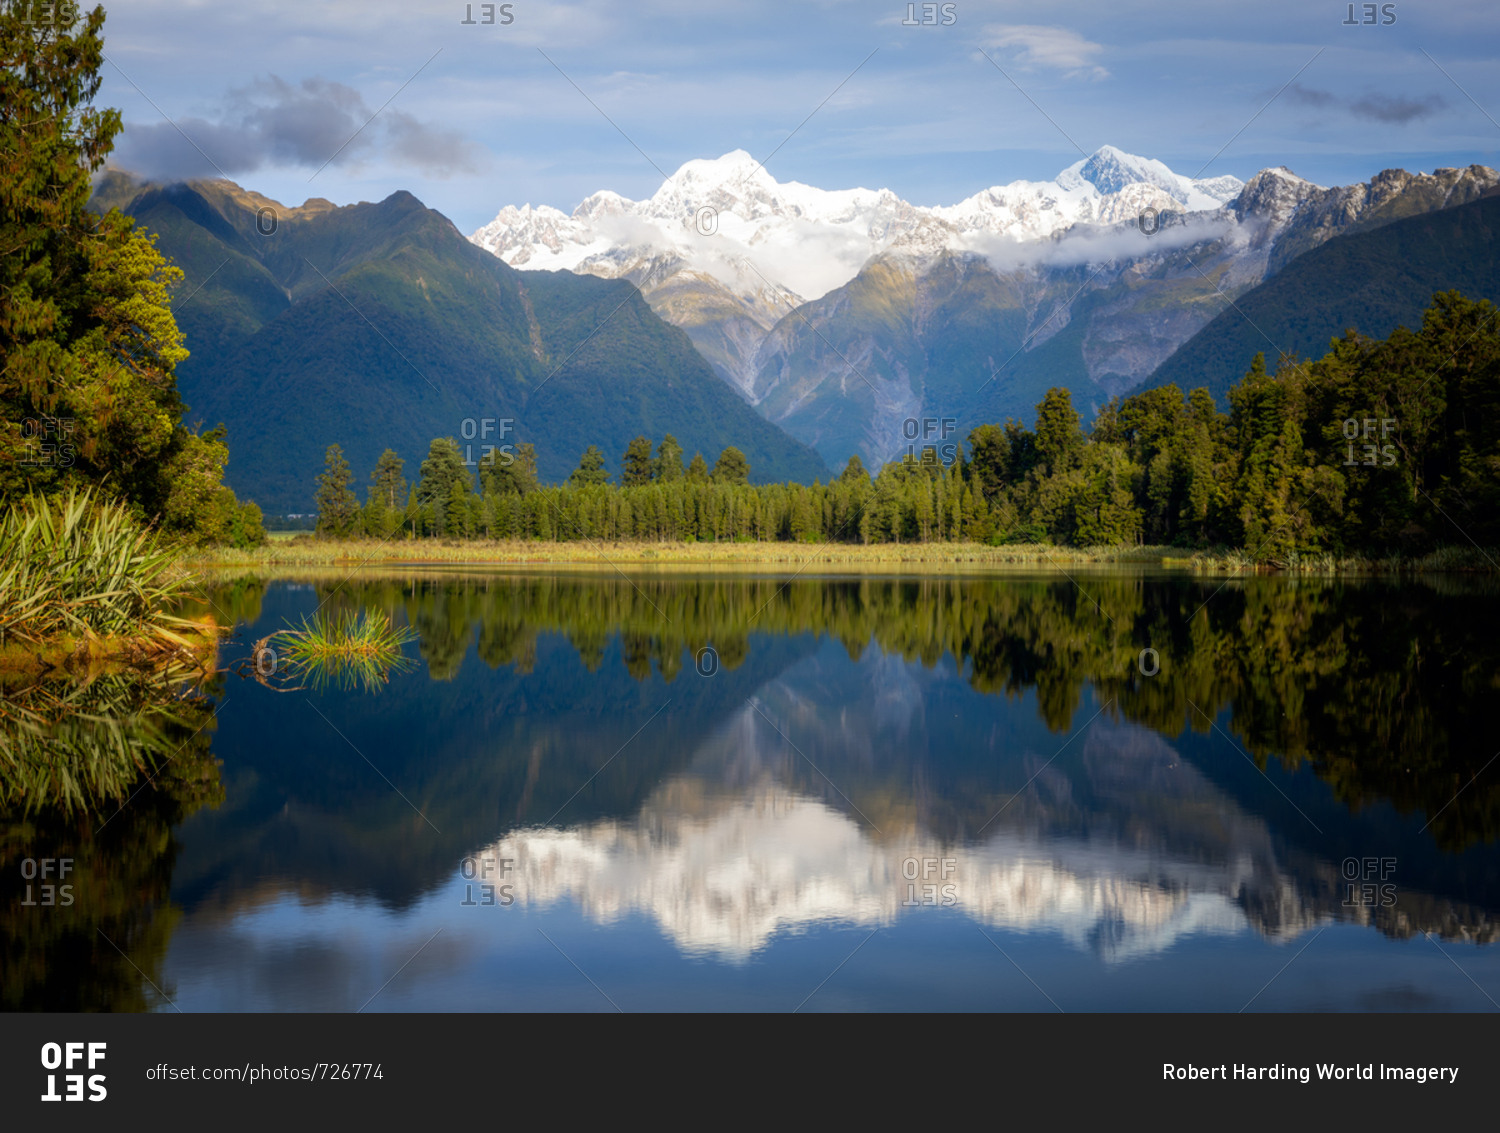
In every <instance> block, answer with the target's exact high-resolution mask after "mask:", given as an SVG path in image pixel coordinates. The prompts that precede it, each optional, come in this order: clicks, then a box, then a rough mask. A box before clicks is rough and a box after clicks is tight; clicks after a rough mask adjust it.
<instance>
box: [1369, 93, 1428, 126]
mask: <svg viewBox="0 0 1500 1133" xmlns="http://www.w3.org/2000/svg"><path fill="white" fill-rule="evenodd" d="M1447 105H1448V103H1447V102H1446V101H1445V100H1444V99H1442V98H1440V97H1439V96H1438V95H1435V94H1429V95H1426V96H1424V97H1422V98H1404V97H1402V96H1400V95H1397V96H1394V97H1392V96H1389V95H1383V94H1370V95H1366V96H1365V97H1364V98H1359V99H1355V100H1354V101H1353V102H1351V103H1350V104H1349V110H1350V113H1352V114H1354V115H1355V116H1357V117H1359V118H1369V119H1373V120H1374V121H1376V122H1389V123H1393V124H1395V125H1401V126H1404V125H1405V124H1406V123H1408V122H1411V121H1414V120H1415V119H1417V118H1425V117H1427V116H1428V115H1429V114H1434V113H1436V112H1437V111H1439V110H1441V109H1442V108H1443V107H1444V106H1447Z"/></svg>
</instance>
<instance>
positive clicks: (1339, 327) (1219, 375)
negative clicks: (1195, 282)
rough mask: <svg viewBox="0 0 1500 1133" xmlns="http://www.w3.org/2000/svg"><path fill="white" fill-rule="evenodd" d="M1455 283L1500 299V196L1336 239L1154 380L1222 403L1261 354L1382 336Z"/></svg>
mask: <svg viewBox="0 0 1500 1133" xmlns="http://www.w3.org/2000/svg"><path fill="white" fill-rule="evenodd" d="M1448 290H1457V291H1461V292H1463V294H1464V295H1466V296H1468V297H1469V298H1471V299H1489V300H1491V301H1500V194H1496V195H1490V196H1487V197H1483V198H1480V199H1479V200H1476V201H1472V202H1470V203H1468V204H1463V205H1459V206H1457V207H1454V208H1448V209H1443V210H1442V211H1439V212H1431V213H1427V214H1426V215H1421V216H1414V217H1409V218H1407V219H1404V220H1396V221H1393V222H1391V223H1389V224H1387V225H1385V226H1384V227H1381V228H1378V229H1376V230H1374V231H1369V232H1360V233H1356V234H1353V235H1345V236H1339V237H1337V238H1334V239H1331V240H1329V241H1328V242H1326V243H1325V244H1323V245H1322V246H1321V247H1318V248H1315V249H1313V250H1312V251H1309V252H1307V253H1306V254H1305V255H1302V256H1300V257H1299V258H1297V259H1296V260H1294V261H1292V262H1291V263H1290V264H1288V265H1287V266H1286V267H1285V268H1283V269H1282V270H1281V271H1280V272H1279V273H1277V274H1276V275H1274V276H1272V277H1271V278H1270V279H1268V280H1267V281H1266V282H1265V283H1263V284H1261V285H1260V286H1259V287H1256V288H1255V289H1253V290H1251V291H1249V292H1247V293H1245V294H1244V295H1241V296H1240V297H1239V298H1238V299H1236V300H1235V304H1234V307H1233V308H1229V309H1226V310H1225V311H1223V312H1222V313H1221V314H1219V315H1218V316H1216V317H1215V318H1214V319H1212V320H1211V321H1210V322H1209V323H1208V325H1207V326H1205V327H1203V329H1202V330H1200V331H1198V332H1197V333H1196V334H1195V335H1193V337H1192V338H1190V339H1188V341H1187V342H1185V343H1183V345H1182V346H1180V347H1179V348H1178V349H1177V350H1176V352H1175V353H1173V354H1172V356H1171V357H1170V358H1168V359H1167V360H1166V361H1165V362H1163V363H1162V364H1161V366H1159V367H1158V368H1157V369H1156V371H1155V372H1154V373H1153V374H1152V375H1151V377H1150V379H1149V380H1148V381H1147V382H1146V385H1147V386H1148V387H1150V386H1162V385H1168V384H1176V385H1177V386H1178V387H1180V388H1181V389H1184V390H1188V389H1192V388H1194V387H1196V386H1207V387H1208V389H1209V391H1210V392H1212V393H1213V395H1214V396H1215V398H1217V399H1219V401H1220V402H1221V403H1222V402H1223V398H1224V395H1225V393H1226V392H1227V391H1228V389H1229V387H1230V386H1232V385H1233V384H1234V383H1235V382H1237V381H1239V380H1240V378H1242V377H1243V376H1244V374H1245V371H1246V370H1248V369H1249V368H1250V361H1251V359H1253V358H1254V357H1255V355H1256V354H1257V353H1260V352H1264V353H1265V355H1266V360H1267V362H1268V364H1271V365H1274V364H1275V361H1276V359H1277V357H1278V355H1279V354H1280V353H1281V352H1290V353H1292V354H1296V355H1298V356H1300V357H1303V358H1316V357H1320V356H1321V355H1322V354H1323V353H1324V352H1325V351H1326V350H1327V349H1328V343H1329V340H1330V339H1333V338H1336V337H1338V336H1339V335H1340V334H1342V333H1343V332H1344V331H1345V330H1346V329H1348V328H1351V327H1352V328H1354V329H1357V330H1358V331H1360V332H1361V333H1362V334H1365V335H1368V336H1370V337H1372V338H1385V337H1386V336H1388V335H1389V334H1390V333H1391V331H1393V330H1395V329H1396V327H1398V326H1406V327H1410V328H1416V327H1418V326H1420V325H1421V322H1422V312H1423V311H1424V310H1425V309H1426V308H1427V306H1428V305H1429V303H1430V302H1431V300H1432V296H1433V293H1434V292H1438V291H1448ZM1262 331H1264V332H1265V334H1264V335H1263V334H1262ZM1266 336H1269V340H1268V338H1267V337H1266Z"/></svg>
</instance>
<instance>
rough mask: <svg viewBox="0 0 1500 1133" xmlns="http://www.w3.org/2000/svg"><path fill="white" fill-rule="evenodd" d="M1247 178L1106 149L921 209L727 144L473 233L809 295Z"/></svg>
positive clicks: (550, 258) (1210, 201)
mask: <svg viewBox="0 0 1500 1133" xmlns="http://www.w3.org/2000/svg"><path fill="white" fill-rule="evenodd" d="M1242 188H1243V186H1242V185H1241V183H1240V182H1239V181H1238V180H1237V179H1235V178H1233V177H1217V178H1214V179H1212V180H1211V181H1194V180H1192V179H1190V178H1186V177H1181V176H1179V175H1178V174H1176V173H1174V172H1172V170H1171V169H1169V168H1167V166H1166V165H1164V164H1162V163H1161V162H1159V161H1156V160H1154V159H1151V158H1143V157H1137V156H1134V155H1132V154H1127V153H1125V152H1124V151H1122V150H1118V149H1116V148H1114V147H1113V146H1104V147H1102V148H1101V149H1099V150H1098V151H1096V152H1095V153H1094V154H1093V155H1091V156H1090V157H1088V158H1085V159H1083V160H1081V161H1078V162H1075V163H1074V164H1073V165H1071V166H1069V167H1068V168H1067V169H1065V170H1063V172H1062V173H1061V174H1059V175H1058V177H1057V179H1056V180H1055V181H1035V182H1033V181H1013V182H1011V183H1010V184H1007V185H997V186H995V187H993V188H990V189H985V190H982V191H981V192H979V193H976V194H974V195H973V196H971V197H969V198H967V199H965V200H963V201H960V202H959V203H958V204H956V205H950V206H939V207H922V206H918V205H913V204H911V203H909V202H907V201H904V200H902V199H901V198H900V197H899V196H897V195H896V194H895V193H893V192H891V191H890V190H889V189H864V188H856V189H835V190H829V189H820V188H817V187H815V186H812V185H805V184H802V183H801V182H798V181H785V182H783V181H778V180H776V178H775V177H774V176H773V175H772V174H771V173H770V172H769V171H768V170H767V169H766V168H765V167H764V166H762V165H761V164H760V162H759V161H757V160H756V159H755V157H754V156H753V155H751V154H749V153H747V152H746V151H744V150H741V149H736V150H731V151H730V152H729V153H726V154H724V155H722V156H720V157H716V158H706V159H695V160H693V161H688V162H685V163H684V164H683V165H682V166H681V167H680V168H679V169H678V170H677V171H676V172H675V173H674V174H672V176H670V177H668V178H667V179H666V180H665V181H664V182H663V183H662V185H661V187H660V188H658V189H657V190H656V192H655V193H653V194H652V195H651V197H650V198H648V199H647V200H644V201H631V200H629V199H627V198H625V197H622V196H620V195H619V194H618V193H614V192H610V191H608V190H604V191H601V192H597V193H594V194H593V195H592V196H590V197H588V198H587V199H586V200H584V201H583V202H582V203H581V204H580V205H579V206H578V207H577V208H576V209H575V210H574V211H573V213H572V215H571V216H567V215H565V214H563V213H562V212H560V211H559V210H557V209H553V208H547V207H545V206H543V207H539V208H536V209H532V208H531V207H530V206H527V207H525V208H521V209H517V208H515V207H513V206H507V207H506V208H503V209H501V210H500V212H499V214H498V215H497V216H496V217H495V219H494V220H493V221H491V222H490V223H489V224H487V225H485V226H484V227H483V228H481V229H479V230H478V231H477V232H475V233H474V234H473V235H472V236H471V237H470V239H471V240H473V241H474V242H475V243H476V244H479V245H480V246H481V247H484V248H487V249H489V250H490V251H491V252H494V253H495V254H496V255H497V256H499V257H500V258H501V259H503V260H505V261H506V262H507V263H509V264H510V265H511V266H513V267H527V268H566V269H569V270H572V271H578V272H587V273H590V274H596V275H606V276H610V277H617V276H622V275H631V276H632V277H633V278H634V277H636V276H644V275H645V274H646V273H645V272H644V271H643V270H642V265H645V264H650V265H652V266H653V267H655V266H656V265H659V264H661V263H663V262H667V263H668V264H673V265H675V269H673V268H669V269H668V270H667V271H665V272H663V271H660V270H656V271H653V272H652V274H651V276H650V279H651V281H652V282H651V284H650V285H649V286H648V288H647V289H648V292H649V290H650V288H651V287H654V286H660V285H661V284H663V283H664V282H665V280H666V278H668V277H669V276H670V275H671V274H673V270H685V271H691V272H695V273H699V274H702V275H705V276H709V277H712V278H714V279H717V280H719V281H720V282H721V283H722V284H723V285H724V286H726V287H728V288H729V289H730V290H732V291H734V292H735V293H736V294H741V295H748V294H749V293H750V292H752V291H754V292H761V291H763V290H764V289H765V288H766V287H768V286H771V287H779V288H784V289H786V290H787V291H788V292H790V293H794V294H795V295H797V296H800V297H801V298H803V299H816V298H819V297H821V296H822V295H824V294H826V293H827V292H829V291H831V290H832V289H834V288H836V287H839V286H842V285H843V284H844V283H847V282H848V281H849V280H850V279H852V278H854V276H855V275H856V274H858V272H859V270H860V268H861V267H863V266H864V265H865V264H866V263H867V262H868V261H869V260H870V259H871V258H872V257H874V256H878V255H882V254H885V253H892V252H894V253H903V254H910V255H916V256H930V255H938V254H942V253H944V252H964V251H973V250H976V249H977V248H979V247H981V246H984V245H986V244H987V243H992V242H993V241H994V240H995V239H997V238H998V239H1001V240H1004V241H1011V242H1019V243H1021V244H1028V243H1034V242H1037V241H1044V240H1050V239H1051V238H1053V237H1055V236H1057V235H1058V234H1059V233H1062V232H1065V231H1066V230H1068V229H1071V228H1074V227H1075V226H1078V225H1109V224H1115V223H1119V222H1121V221H1128V220H1130V219H1131V218H1133V217H1134V216H1136V215H1137V214H1138V213H1139V212H1140V211H1141V210H1142V209H1144V208H1148V207H1149V208H1155V209H1158V210H1166V209H1171V210H1175V211H1183V212H1194V211H1205V210H1208V211H1211V210H1215V209H1218V208H1220V207H1222V205H1223V204H1224V203H1225V202H1226V201H1229V200H1232V199H1234V198H1235V197H1236V196H1238V195H1239V193H1240V190H1241V189H1242Z"/></svg>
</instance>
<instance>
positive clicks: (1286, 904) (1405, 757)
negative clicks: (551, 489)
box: [0, 567, 1500, 1012]
mask: <svg viewBox="0 0 1500 1133" xmlns="http://www.w3.org/2000/svg"><path fill="white" fill-rule="evenodd" d="M627 575H628V577H627ZM206 595H207V599H208V601H210V602H211V603H212V605H213V607H214V608H216V609H217V610H218V611H219V616H220V617H221V619H223V620H230V621H233V622H234V623H235V624H236V626H237V627H238V628H237V632H236V636H235V638H234V639H233V640H232V641H230V642H228V643H226V645H225V646H224V647H223V649H222V651H221V653H222V661H223V664H224V667H225V670H226V671H225V672H222V673H220V674H219V675H218V676H216V677H215V678H214V679H212V680H211V681H208V682H206V683H203V684H201V685H199V686H197V687H194V688H190V689H186V690H184V689H181V688H176V689H172V690H170V691H171V693H172V698H171V699H169V698H168V695H167V692H168V690H166V689H165V688H164V687H163V685H162V684H161V682H151V681H143V680H138V679H135V678H132V677H130V676H129V675H115V676H106V677H104V678H101V679H99V680H96V681H95V682H93V683H92V684H89V685H82V684H80V683H79V682H57V683H54V684H49V685H47V686H46V687H45V688H41V689H23V688H19V687H17V686H14V685H13V686H10V687H8V688H7V690H6V692H7V697H8V701H7V702H6V703H8V705H9V707H8V709H7V711H6V713H5V715H4V718H3V720H0V740H3V742H4V745H5V746H4V749H3V752H0V754H3V755H4V756H5V765H4V767H3V768H0V771H3V779H4V782H3V784H0V786H3V787H4V789H5V796H4V802H5V809H4V812H3V822H0V829H3V838H4V843H3V851H0V853H3V857H4V880H3V883H0V885H3V889H4V899H5V900H4V906H3V913H0V916H3V926H0V935H3V938H4V948H5V956H6V960H5V965H4V975H3V981H0V988H3V995H4V1007H5V1009H7V1010H63V1011H68V1010H115V1011H122V1010H123V1011H142V1010H148V1011H168V1012H170V1011H173V1010H178V1011H183V1012H193V1011H338V1012H342V1011H360V1010H364V1011H614V1010H617V1009H618V1010H624V1011H641V1010H689V1011H699V1010H723V1011H740V1010H753V1011H762V1010H766V1011H794V1010H801V1011H848V1010H856V1011H865V1010H944V1011H948V1010H952V1011H965V1010H979V1011H1028V1012H1030V1011H1046V1012H1052V1011H1067V1012H1073V1011H1230V1012H1236V1011H1240V1010H1242V1009H1243V1010H1249V1011H1298V1012H1303V1011H1407V1010H1414V1011H1444V1012H1446V1011H1492V1010H1496V1009H1497V1002H1496V1000H1500V949H1497V947H1496V945H1497V941H1500V845H1497V842H1496V835H1497V833H1500V763H1494V762H1493V761H1494V760H1495V758H1496V753H1497V749H1500V738H1497V733H1496V730H1495V728H1494V716H1493V709H1494V706H1495V705H1496V704H1500V632H1497V631H1500V600H1497V599H1500V594H1497V589H1496V586H1495V583H1494V582H1492V581H1487V580H1470V579H1464V578H1456V577H1449V576H1445V577H1433V578H1427V579H1420V580H1416V581H1411V580H1407V581H1402V582H1400V583H1395V582H1384V581H1373V580H1369V581H1353V580H1346V581H1337V580H1309V579H1305V578H1304V579H1289V578H1284V577H1250V578H1233V577H1226V576H1209V575H1201V576H1199V575H1191V574H1188V573H1185V572H1180V571H1179V572H1172V571H1163V570H1156V571H1152V570H1138V571H1127V570H1122V569H1119V568H1115V569H1109V570H1101V569H1096V570H1084V569H1079V570H1075V571H1072V572H1071V573H1069V574H1062V573H1060V572H1055V571H1054V572H1050V573H1041V572H1038V573H1007V574H1000V575H997V574H988V575H983V576H973V577H946V576H938V575H915V576H913V575H905V576H892V575H879V574H856V575H850V574H840V575H816V576H815V575H813V574H812V573H811V572H810V571H809V572H806V573H803V574H799V575H796V576H792V575H791V574H790V573H789V572H783V573H779V574H771V573H768V574H766V575H763V576H760V575H753V574H747V573H736V574H706V573H694V572H691V571H678V572H673V573H667V572H651V571H647V570H642V569H639V568H635V567H629V568H622V569H621V570H619V571H616V570H611V569H609V568H608V567H603V568H600V569H599V570H573V571H568V572H563V573H534V572H533V573H526V574H522V573H516V572H508V573H496V572H491V573H482V572H478V571H475V570H472V569H468V570H460V569H451V570H438V569H428V570H417V569H412V570H405V571H395V570H387V571H380V572H369V571H364V572H360V573H356V574H354V575H348V574H347V573H343V572H336V571H333V570H327V571H323V572H321V573H318V572H313V573H307V574H305V575H288V576H284V577H279V578H277V577H271V578H269V579H267V578H256V577H248V576H247V577H244V578H238V579H234V578H228V577H226V578H222V579H219V580H216V581H215V582H214V583H213V584H212V585H210V586H209V587H207V590H206ZM320 609H321V610H323V611H324V612H328V611H341V610H349V611H360V610H376V611H383V612H386V613H388V614H390V616H391V617H392V618H393V620H394V621H395V623H396V624H405V625H410V626H411V627H412V628H413V629H414V630H415V631H416V633H417V634H418V639H417V640H416V641H415V642H412V643H410V644H409V645H407V646H406V647H405V652H406V655H407V657H408V658H409V662H410V663H409V664H407V665H406V666H405V667H398V668H396V669H395V670H393V671H391V672H390V673H389V674H388V678H387V680H386V681H385V682H384V683H378V682H377V683H375V684H374V685H365V684H361V683H359V682H357V681H351V680H347V679H340V675H339V674H338V673H336V672H335V673H331V674H330V673H321V674H319V673H314V674H300V675H297V674H293V673H291V672H289V671H285V670H274V671H269V672H267V671H262V672H259V673H258V672H256V671H255V668H254V666H252V665H251V664H249V662H248V658H249V656H250V649H251V645H252V643H253V642H254V641H255V640H256V639H257V638H261V637H264V636H265V635H267V634H270V633H271V632H272V631H274V630H276V629H278V628H282V627H286V626H289V625H298V624H300V623H301V620H302V619H303V618H304V617H307V616H311V615H312V614H314V612H315V611H318V610H320ZM268 668H270V666H267V665H264V664H263V665H262V669H268ZM38 698H40V699H38ZM49 862H50V863H53V864H52V865H50V866H49V865H48V864H47V863H49ZM64 862H65V863H67V864H66V866H63V865H61V864H59V863H64ZM27 863H30V864H27ZM28 874H29V876H28ZM49 885H50V886H53V888H52V889H51V891H50V892H48V891H46V890H44V886H49ZM63 885H67V886H68V887H69V888H68V891H67V894H66V896H67V900H66V901H64V900H63V899H62V889H61V886H63Z"/></svg>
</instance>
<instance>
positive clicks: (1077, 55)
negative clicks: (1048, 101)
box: [984, 24, 1109, 79]
mask: <svg viewBox="0 0 1500 1133" xmlns="http://www.w3.org/2000/svg"><path fill="white" fill-rule="evenodd" d="M984 33H985V40H986V46H989V47H1019V48H1020V49H1021V50H1020V52H1019V53H1018V54H1017V55H1016V58H1017V59H1018V60H1019V61H1020V62H1022V63H1026V64H1031V65H1035V66H1039V67H1051V68H1054V69H1055V70H1059V71H1062V72H1063V74H1064V77H1066V78H1073V77H1074V76H1078V75H1083V76H1087V77H1088V78H1091V79H1104V78H1108V77H1109V72H1108V71H1106V70H1105V69H1104V68H1103V67H1100V66H1098V65H1096V64H1095V62H1094V57H1095V56H1096V55H1098V54H1099V53H1100V52H1101V51H1103V50H1104V47H1103V46H1102V45H1101V44H1098V43H1093V42H1091V41H1089V40H1087V39H1084V38H1083V36H1081V35H1079V34H1078V33H1077V32H1075V31H1069V30H1068V29H1067V28H1053V27H1046V26H1044V25H1041V24H992V25H990V26H989V27H987V28H985V29H984Z"/></svg>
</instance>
